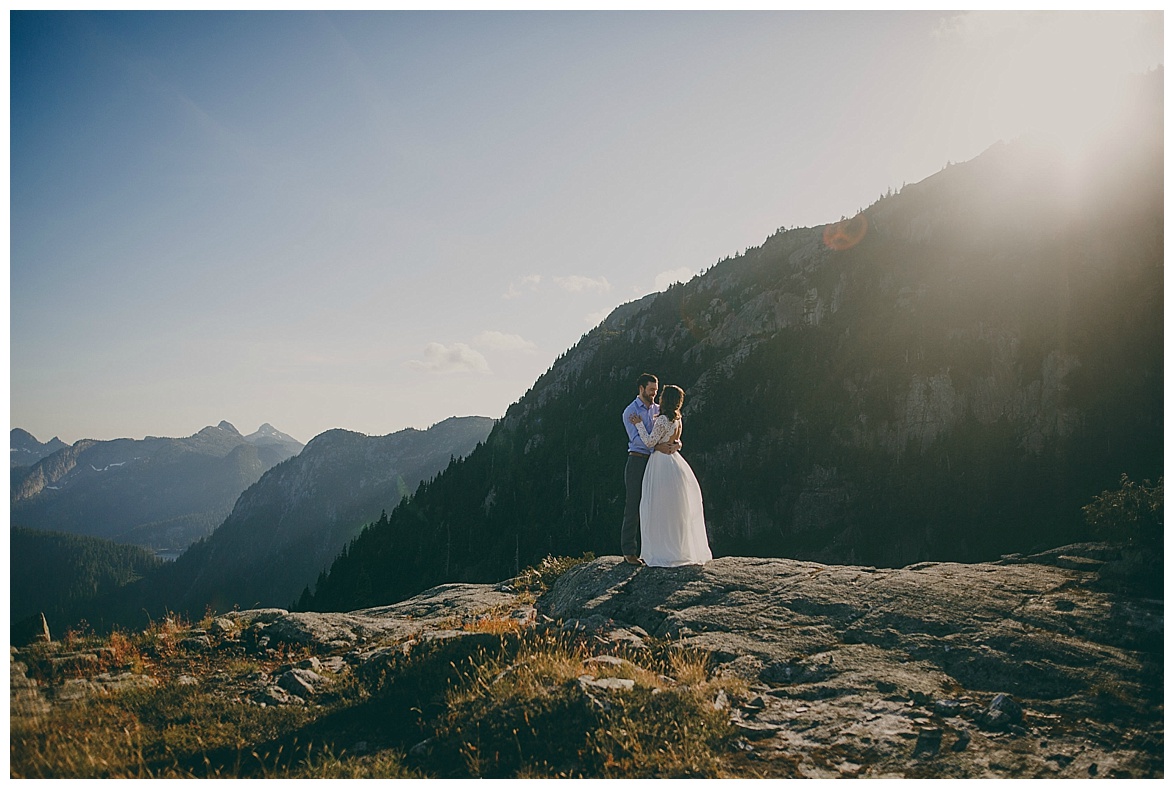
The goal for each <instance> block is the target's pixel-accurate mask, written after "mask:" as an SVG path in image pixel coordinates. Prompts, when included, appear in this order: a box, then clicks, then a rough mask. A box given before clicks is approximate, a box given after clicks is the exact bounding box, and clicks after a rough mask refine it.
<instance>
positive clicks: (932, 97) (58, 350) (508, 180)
mask: <svg viewBox="0 0 1174 789" xmlns="http://www.w3.org/2000/svg"><path fill="white" fill-rule="evenodd" d="M1162 28H1163V17H1162V13H1161V12H1160V11H1147V12H1101V13H1094V12H1036V13H1026V12H1025V13H997V12H978V13H959V12H847V11H837V12H820V13H816V12H793V11H759V12H748V11H744V12H728V13H727V12H684V11H678V12H640V13H636V12H511V13H506V12H411V13H409V12H393V11H386V12H339V13H318V12H251V13H234V12H183V13H180V12H174V13H173V12H123V13H93V12H48V13H44V12H23V11H22V12H12V14H11V17H10V40H9V43H10V69H11V75H10V76H11V82H10V89H11V93H10V107H9V110H10V118H9V131H10V140H11V144H10V162H9V165H10V215H9V216H10V227H9V231H10V381H11V384H10V422H11V423H10V426H12V427H21V428H24V429H26V430H29V431H30V432H31V433H32V434H33V435H35V436H36V437H37V438H38V439H40V440H41V441H47V440H49V439H50V438H51V437H53V436H59V437H60V438H61V439H62V440H64V441H66V442H67V443H72V442H74V441H76V440H78V439H81V438H95V439H111V438H118V437H129V438H142V437H143V436H146V435H157V436H184V435H190V434H192V433H194V432H196V431H197V430H199V429H200V428H202V427H204V426H205V425H210V424H211V425H214V424H217V423H218V422H220V421H221V420H228V421H230V422H232V423H233V424H234V425H235V426H236V427H237V428H238V429H239V430H241V432H242V433H249V432H252V431H254V430H256V429H257V427H258V426H259V425H261V424H262V423H264V422H268V423H270V424H272V425H273V426H275V427H276V428H278V429H279V430H282V431H284V432H286V433H289V434H290V435H292V436H294V437H295V438H297V439H298V440H300V441H302V442H307V441H309V440H310V439H311V438H312V437H314V436H315V435H318V434H319V433H321V432H323V431H325V430H328V429H331V428H336V427H341V428H346V429H349V430H355V431H358V432H362V433H367V434H370V435H384V434H387V433H391V432H394V431H397V430H401V429H403V428H406V427H416V428H420V429H423V428H427V427H429V426H430V425H432V424H435V423H436V422H439V421H441V420H443V419H445V418H447V417H450V416H454V415H455V416H468V415H474V414H476V415H483V416H490V417H494V418H498V417H501V416H502V415H503V414H504V412H505V409H506V408H507V407H508V406H509V405H510V404H511V403H513V402H515V401H517V400H518V399H519V398H520V397H521V396H522V395H523V394H524V393H525V392H526V391H527V389H529V387H530V386H531V385H532V384H533V383H534V381H535V380H536V379H537V378H538V377H539V376H540V375H541V374H542V373H543V372H545V371H546V370H547V369H548V368H549V367H550V365H551V364H552V363H553V362H554V360H555V359H556V358H557V357H558V356H559V355H560V354H562V353H563V352H564V351H566V350H567V349H568V348H570V347H571V346H573V345H574V344H575V343H576V342H578V340H579V339H580V338H581V336H582V335H583V334H584V333H586V332H587V331H589V330H590V329H591V328H592V327H594V326H595V325H597V324H598V323H599V322H600V321H601V320H602V319H603V318H604V317H605V316H606V315H607V313H608V312H610V311H611V310H612V309H614V308H615V307H616V306H619V305H620V304H623V303H625V302H629V301H632V300H634V299H637V298H640V297H642V296H644V295H646V294H648V293H652V292H655V291H658V290H663V289H664V288H665V287H667V286H668V285H669V284H670V283H671V282H674V281H678V280H681V281H684V280H688V279H689V278H690V277H692V276H694V275H696V274H698V273H700V272H703V271H704V270H705V269H707V268H709V267H710V266H712V265H713V264H714V263H716V262H717V261H718V260H720V259H722V258H725V257H728V256H732V255H736V254H737V253H739V252H741V251H742V250H744V249H746V248H748V247H754V246H758V245H760V244H761V243H762V242H763V241H764V240H765V239H766V238H767V237H768V236H770V235H771V234H772V233H774V232H776V231H777V230H778V229H779V228H781V227H796V226H817V225H821V224H825V223H828V222H833V221H837V220H839V219H840V218H842V217H845V216H851V215H853V214H855V213H856V212H857V211H858V210H860V209H861V208H864V207H867V206H868V205H869V204H871V203H872V202H875V201H876V199H877V198H878V197H880V196H881V195H882V194H883V193H885V192H886V191H887V190H888V189H890V188H891V189H893V190H894V191H896V190H897V189H899V188H900V187H901V186H902V184H904V183H915V182H917V181H920V180H922V179H924V178H926V177H928V176H930V175H933V174H934V173H936V172H938V171H939V170H941V169H942V167H943V166H945V165H946V164H947V163H948V162H960V161H966V160H969V159H972V158H974V157H975V156H977V155H978V154H980V153H981V152H982V151H984V150H985V149H987V148H988V147H990V146H991V145H992V144H994V143H996V142H998V141H999V140H1011V139H1014V138H1015V137H1018V136H1020V135H1023V134H1026V133H1044V134H1051V135H1055V136H1056V138H1057V139H1061V140H1078V139H1079V137H1080V135H1082V134H1088V133H1091V132H1092V131H1095V128H1096V126H1097V124H1098V123H1102V122H1104V120H1105V119H1104V117H1103V116H1100V117H1098V116H1091V115H1090V114H1089V112H1088V111H1087V108H1088V107H1089V106H1092V105H1093V104H1096V103H1097V102H1096V101H1094V99H1098V98H1100V97H1104V96H1112V95H1114V92H1115V91H1116V89H1117V86H1118V85H1119V83H1120V81H1121V80H1122V79H1123V78H1124V77H1125V75H1127V74H1130V73H1140V72H1145V71H1147V70H1150V69H1153V68H1155V67H1157V66H1159V65H1162V64H1163V29H1162Z"/></svg>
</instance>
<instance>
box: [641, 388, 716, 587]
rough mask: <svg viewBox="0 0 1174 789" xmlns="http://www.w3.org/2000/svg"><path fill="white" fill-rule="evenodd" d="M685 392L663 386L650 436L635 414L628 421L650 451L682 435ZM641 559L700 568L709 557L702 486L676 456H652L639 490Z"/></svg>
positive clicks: (681, 458)
mask: <svg viewBox="0 0 1174 789" xmlns="http://www.w3.org/2000/svg"><path fill="white" fill-rule="evenodd" d="M684 399H685V392H684V390H682V389H681V388H680V387H679V386H666V387H665V388H664V392H663V393H662V394H661V396H660V416H658V417H657V418H656V421H655V422H653V423H652V434H651V435H649V433H648V430H647V429H646V428H645V427H644V423H643V421H642V420H641V419H640V416H639V415H638V414H634V415H633V416H632V417H631V419H630V421H631V422H632V424H633V425H635V426H636V430H637V431H638V432H639V433H640V439H641V440H642V441H643V442H644V443H645V444H646V445H648V447H649V448H651V447H655V446H656V445H657V444H662V443H666V442H669V441H676V440H677V439H679V438H680V437H681V403H682V402H684ZM640 544H641V550H640V558H641V559H643V560H644V561H645V563H647V564H648V565H649V566H651V567H677V566H678V565H682V564H705V563H706V562H708V561H709V560H710V559H712V558H713V554H712V553H711V552H710V550H709V541H708V539H707V537H706V535H705V514H704V512H703V511H702V506H701V486H699V485H698V484H697V477H695V476H694V475H693V469H691V468H689V464H688V463H686V462H685V459H684V458H683V457H681V454H680V453H679V452H674V453H672V454H671V455H668V454H664V453H663V452H653V453H652V457H650V458H649V459H648V467H647V469H646V470H645V472H644V485H643V487H642V488H641V492H640Z"/></svg>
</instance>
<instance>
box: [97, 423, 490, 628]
mask: <svg viewBox="0 0 1174 789" xmlns="http://www.w3.org/2000/svg"><path fill="white" fill-rule="evenodd" d="M492 426H493V420H492V419H489V418H488V417H481V416H472V417H452V418H450V419H446V420H444V421H443V422H440V423H438V424H436V425H433V426H432V427H430V428H429V429H427V430H415V429H411V428H409V429H407V430H401V431H399V432H397V433H392V434H390V435H386V436H368V435H364V434H362V433H354V432H351V431H349V430H329V431H327V432H325V433H322V434H321V435H319V436H317V437H316V438H314V439H313V440H311V441H310V443H309V444H307V445H306V447H305V449H303V450H302V452H301V453H300V454H298V455H297V456H296V457H293V458H290V459H288V460H286V461H284V462H282V463H280V464H278V465H277V466H275V467H274V468H272V469H270V470H269V471H267V472H266V473H265V474H264V475H263V476H262V477H261V479H260V480H259V481H258V482H257V483H256V484H254V485H252V486H251V487H250V488H249V489H248V490H246V491H245V492H244V493H242V494H241V496H240V498H239V499H238V500H237V502H236V505H235V506H234V507H233V509H232V512H231V513H230V514H229V515H228V517H227V518H225V520H224V522H223V523H222V524H221V525H220V526H219V527H218V528H217V529H216V530H215V531H214V532H213V533H212V534H210V535H209V536H208V537H206V538H205V539H202V540H200V541H199V542H197V543H195V544H194V545H192V546H191V548H189V549H188V550H187V551H186V552H184V553H183V555H181V556H180V557H179V558H178V559H177V560H176V561H175V562H174V563H173V564H170V565H168V566H166V567H164V568H163V569H162V570H161V571H160V572H159V573H157V574H156V575H155V576H154V577H152V578H151V579H149V581H145V582H144V583H142V584H140V585H138V586H137V587H134V588H131V589H129V590H128V592H127V603H128V610H130V611H131V612H134V613H137V612H140V611H141V609H143V608H147V609H148V610H150V611H151V612H152V613H155V612H160V613H161V612H162V611H164V610H172V611H187V612H190V613H191V614H192V615H195V616H198V615H201V614H203V612H204V609H205V607H206V606H209V605H210V606H212V607H213V608H215V609H216V610H219V611H224V610H228V609H230V608H232V607H233V606H234V605H239V606H244V607H248V606H255V605H278V606H288V605H290V604H291V603H293V602H294V601H296V599H297V598H298V595H299V594H300V593H301V592H302V591H303V590H305V589H306V587H307V585H309V584H312V583H314V579H315V578H317V577H318V575H319V574H320V573H321V572H322V571H323V570H324V569H325V568H326V567H327V566H328V565H329V564H330V562H331V560H332V559H333V558H334V557H335V556H337V555H338V554H339V552H341V551H342V550H343V549H344V548H345V547H346V545H347V544H348V543H349V542H350V541H351V540H353V539H354V538H355V537H356V536H357V535H358V534H359V533H360V532H361V531H362V529H363V527H364V526H366V525H368V524H370V523H372V522H374V521H376V520H378V519H379V518H380V515H381V512H382V511H383V510H385V509H389V508H391V507H394V506H395V505H396V504H397V503H398V502H399V501H400V499H402V498H403V497H404V496H406V495H408V494H409V493H410V492H411V491H412V490H414V489H415V488H416V487H417V486H418V485H420V484H421V482H423V481H424V480H428V479H431V478H432V477H434V476H435V475H436V474H438V473H439V472H441V471H442V470H443V469H444V468H445V467H446V466H448V465H449V464H450V461H452V459H453V458H454V457H461V456H464V455H467V454H468V453H469V452H471V451H473V450H474V448H475V447H477V445H478V444H479V443H480V442H481V441H483V440H484V439H485V437H486V436H488V435H489V431H490V428H491V427H492ZM119 606H120V604H117V603H116V604H113V605H112V610H114V609H118V608H119Z"/></svg>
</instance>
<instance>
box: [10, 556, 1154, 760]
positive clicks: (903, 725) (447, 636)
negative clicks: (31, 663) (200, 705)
mask: <svg viewBox="0 0 1174 789" xmlns="http://www.w3.org/2000/svg"><path fill="white" fill-rule="evenodd" d="M1122 556H1123V552H1122V551H1121V550H1119V549H1115V548H1110V547H1107V546H1104V545H1096V544H1082V545H1072V546H1067V547H1065V548H1060V549H1056V550H1052V551H1047V552H1045V553H1041V554H1033V555H1026V556H1023V555H1015V556H1007V557H1004V558H1003V559H1002V560H1000V561H998V562H993V563H986V564H970V565H967V564H954V563H922V564H917V565H912V566H909V567H904V568H901V569H877V568H873V567H855V566H832V565H823V564H816V563H813V562H804V561H795V560H789V559H759V558H744V557H724V558H720V559H716V560H714V561H712V562H710V563H708V564H707V565H705V566H703V567H695V566H687V567H677V568H648V567H644V568H636V567H632V566H631V565H628V564H626V563H624V562H623V560H622V559H620V558H619V557H602V558H599V559H596V560H593V561H590V562H587V563H583V564H580V565H578V566H575V567H573V568H572V569H570V570H568V571H567V572H565V573H564V574H563V575H562V576H561V577H560V578H559V579H558V580H557V581H556V582H555V583H554V585H553V587H552V588H551V589H550V590H549V591H548V592H546V593H545V594H544V595H542V596H541V597H540V598H539V599H538V601H537V603H536V605H530V604H528V603H526V602H524V601H523V599H522V598H520V597H519V596H517V595H516V594H515V591H514V590H513V589H512V588H510V587H509V586H508V585H506V584H498V585H488V584H447V585H445V586H441V587H436V588H434V589H430V590H428V591H427V592H425V593H423V594H421V595H418V596H416V597H414V598H412V599H410V600H406V601H404V602H401V603H396V604H394V605H387V606H380V607H376V608H368V609H363V610H358V611H351V612H347V613H311V612H304V613H298V612H289V611H286V610H283V609H253V610H248V611H235V612H232V613H229V614H225V615H224V616H223V617H220V618H217V619H214V620H212V622H211V624H210V625H209V626H208V628H207V630H203V629H199V630H187V631H183V632H175V633H173V634H172V635H171V636H170V638H171V640H172V642H175V643H178V644H179V645H180V649H181V650H187V649H190V650H193V651H194V652H195V653H197V654H204V653H205V652H206V653H207V654H208V656H209V659H212V658H213V657H214V656H216V655H220V656H221V657H222V658H223V657H224V656H233V658H234V659H235V660H237V661H238V662H237V665H239V660H240V659H241V658H244V659H251V660H255V661H256V662H257V664H258V669H257V670H255V671H253V672H251V673H247V674H242V673H240V672H239V669H238V670H237V673H236V674H234V675H230V674H228V673H225V672H223V671H221V672H212V673H210V674H209V675H208V676H203V677H200V678H197V677H193V676H190V675H184V676H180V677H178V678H172V679H171V680H169V681H174V682H176V683H178V684H181V685H183V684H196V683H200V684H201V685H206V687H207V689H208V690H209V691H211V692H214V693H215V694H217V695H220V696H226V697H229V698H230V699H232V700H235V701H236V702H239V703H247V704H254V705H265V706H273V705H278V706H282V705H298V706H302V705H320V704H326V703H329V700H330V698H331V693H332V687H333V685H332V683H333V682H334V679H333V678H334V677H337V676H340V675H345V674H348V672H352V673H353V675H354V677H355V679H356V680H357V681H358V682H368V681H369V682H372V683H378V682H380V681H381V679H380V678H381V677H383V676H384V675H385V673H386V672H387V671H394V670H395V668H396V666H397V665H399V664H398V661H399V660H400V658H401V657H402V656H404V655H408V654H414V651H415V650H416V649H417V648H418V647H419V646H420V645H424V644H427V643H429V642H437V641H449V640H451V639H471V640H472V641H471V642H468V645H470V646H471V647H473V648H474V649H475V648H477V647H480V646H485V647H488V648H490V650H491V652H492V653H493V654H497V653H498V652H499V651H500V646H501V644H500V642H499V641H498V639H499V638H500V637H501V636H500V635H496V634H500V633H503V632H509V633H518V634H523V636H524V634H525V633H527V632H530V631H539V632H540V631H544V630H552V631H559V638H566V639H572V640H575V639H577V640H578V643H580V644H581V645H583V647H584V648H583V655H584V659H583V673H582V674H581V675H580V676H579V677H578V679H577V685H576V687H577V688H578V691H579V692H580V693H581V694H582V695H583V698H584V699H586V700H587V701H588V702H589V703H590V704H593V705H597V706H599V707H600V708H607V707H608V705H609V703H610V702H609V699H614V694H623V693H632V692H635V691H634V682H633V680H632V679H631V678H630V677H624V676H615V674H616V673H623V669H624V667H625V666H626V667H627V668H629V669H631V668H632V667H631V666H630V665H629V663H630V660H629V659H631V660H637V659H639V658H637V654H638V653H640V652H643V651H645V650H662V649H668V650H675V649H682V650H697V651H701V652H704V653H708V655H709V658H710V661H709V663H710V671H711V673H713V674H716V675H733V676H735V677H738V678H740V680H741V682H740V683H738V686H739V687H746V688H748V690H747V692H746V693H744V694H743V693H742V692H741V691H737V692H733V691H732V692H731V693H728V694H727V693H726V692H725V691H724V690H722V691H720V692H718V693H717V694H716V695H715V696H714V697H713V698H712V703H713V707H714V709H715V710H720V711H722V712H724V713H726V714H728V715H729V720H730V724H731V736H730V738H729V740H728V743H729V746H730V748H731V749H732V751H731V752H730V754H729V757H728V758H729V759H730V760H733V761H737V762H738V764H739V765H740V766H739V768H738V769H739V770H740V772H739V774H760V775H768V776H792V777H801V776H806V777H820V778H827V777H841V776H848V777H968V778H973V777H1018V778H1024V777H1052V776H1055V777H1073V778H1086V777H1092V776H1097V777H1151V778H1152V777H1160V776H1162V774H1163V769H1164V768H1163V761H1162V753H1163V740H1164V734H1163V710H1162V702H1161V699H1162V690H1163V633H1164V609H1163V603H1162V601H1161V600H1155V599H1146V598H1143V597H1138V596H1135V595H1131V594H1128V593H1125V592H1122V591H1119V590H1120V589H1121V587H1120V580H1119V575H1118V574H1117V573H1116V572H1115V571H1116V569H1118V568H1117V565H1118V564H1120V562H1121V561H1123V559H1122ZM1114 590H1118V591H1114ZM503 623H505V624H508V625H510V627H509V628H508V629H507V628H502V627H501V625H502V624H503ZM194 642H200V643H199V644H195V643H194ZM482 642H483V643H482ZM185 645H187V646H185ZM38 649H41V648H40V647H30V650H29V654H30V655H36V654H40V653H39V652H37V650H38ZM291 652H294V653H298V654H300V655H312V656H310V657H306V658H304V659H302V660H299V661H297V662H296V663H281V662H280V661H282V660H288V658H285V657H284V656H286V655H288V654H291ZM113 659H114V658H113V657H112V656H111V655H106V654H103V653H102V650H93V651H91V652H81V653H51V655H50V657H49V658H48V659H45V658H44V656H43V655H42V657H41V659H40V661H39V662H38V663H37V666H38V672H39V673H38V676H40V677H42V682H43V685H39V684H38V683H37V682H35V681H32V680H29V679H28V678H27V677H26V672H25V664H24V663H22V662H18V661H27V660H30V658H29V657H26V656H25V655H24V654H17V653H14V656H13V660H14V662H13V681H12V685H13V688H12V694H13V708H14V714H18V713H17V712H16V711H17V710H18V709H19V711H20V712H19V714H22V715H36V714H41V713H42V712H43V711H44V709H45V708H46V705H47V704H67V703H73V702H74V701H75V700H77V699H80V698H84V697H85V696H86V695H87V694H96V693H108V692H113V691H115V690H117V689H120V688H123V687H135V686H136V685H138V684H146V683H149V682H150V680H147V679H144V678H141V677H140V678H138V679H136V678H135V676H134V675H131V674H128V673H127V671H126V670H125V669H124V668H122V667H118V666H115V665H114V664H113V663H112V660H113ZM524 663H525V659H522V661H521V663H518V664H514V665H510V666H506V667H505V668H504V669H503V670H502V671H501V672H499V674H498V675H497V676H498V677H499V678H500V677H501V676H504V675H506V674H508V673H510V672H512V671H515V670H519V669H520V668H521V667H522V664H524ZM91 664H92V665H91ZM102 668H104V669H106V670H105V672H104V673H103V674H101V675H98V676H94V677H88V675H89V674H93V673H95V672H96V671H98V670H100V669H102ZM79 674H81V675H82V676H81V677H79V676H78V675H79ZM63 678H64V679H63ZM494 681H496V680H494ZM427 745H428V741H425V742H424V743H421V744H420V745H419V746H418V748H420V749H425V750H426V747H427ZM412 750H413V751H414V750H416V749H412ZM743 760H744V761H743ZM731 763H733V762H731ZM743 768H744V769H743Z"/></svg>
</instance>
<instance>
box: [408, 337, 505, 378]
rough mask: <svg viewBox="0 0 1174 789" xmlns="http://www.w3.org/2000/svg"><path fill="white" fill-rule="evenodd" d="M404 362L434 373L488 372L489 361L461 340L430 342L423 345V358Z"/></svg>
mask: <svg viewBox="0 0 1174 789" xmlns="http://www.w3.org/2000/svg"><path fill="white" fill-rule="evenodd" d="M406 364H407V367H409V368H411V369H413V370H420V371H422V372H426V373H433V374H436V375H448V374H451V373H488V372H490V370H489V362H487V361H485V357H484V356H482V355H481V354H480V352H478V351H475V350H473V349H472V348H470V347H469V346H468V345H465V344H464V343H463V342H458V343H453V344H452V345H451V346H449V345H442V344H441V343H438V342H430V343H428V344H427V345H425V346H424V358H423V360H420V359H412V360H411V361H409V362H407V363H406Z"/></svg>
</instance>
